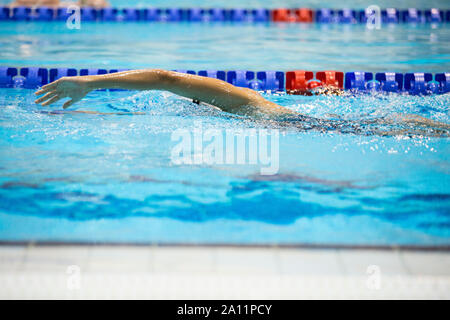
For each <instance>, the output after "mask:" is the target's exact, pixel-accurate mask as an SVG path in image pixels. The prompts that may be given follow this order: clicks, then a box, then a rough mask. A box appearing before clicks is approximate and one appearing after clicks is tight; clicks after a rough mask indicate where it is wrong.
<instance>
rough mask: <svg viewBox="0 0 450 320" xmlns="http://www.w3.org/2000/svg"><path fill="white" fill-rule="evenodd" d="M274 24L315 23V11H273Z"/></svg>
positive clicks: (304, 9)
mask: <svg viewBox="0 0 450 320" xmlns="http://www.w3.org/2000/svg"><path fill="white" fill-rule="evenodd" d="M272 21H273V22H307V23H312V22H313V21H314V16H313V11H312V10H311V9H306V8H299V9H285V8H279V9H274V10H272Z"/></svg>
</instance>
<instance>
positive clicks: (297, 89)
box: [286, 70, 314, 94]
mask: <svg viewBox="0 0 450 320" xmlns="http://www.w3.org/2000/svg"><path fill="white" fill-rule="evenodd" d="M313 78H314V73H313V72H312V71H304V70H296V71H288V72H286V92H287V93H290V94H301V93H306V92H307V91H309V89H310V88H308V81H310V80H312V79H313Z"/></svg>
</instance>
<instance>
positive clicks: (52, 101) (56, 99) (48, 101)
mask: <svg viewBox="0 0 450 320" xmlns="http://www.w3.org/2000/svg"><path fill="white" fill-rule="evenodd" d="M59 99H61V97H60V96H58V95H55V96H53V97H52V98H51V99H49V100H47V101H45V102H44V103H42V105H43V106H48V105H49V104H52V103H54V102H56V101H58V100H59Z"/></svg>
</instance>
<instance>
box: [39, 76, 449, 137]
mask: <svg viewBox="0 0 450 320" xmlns="http://www.w3.org/2000/svg"><path fill="white" fill-rule="evenodd" d="M96 89H128V90H164V91H169V92H172V93H174V94H176V95H179V96H182V97H185V98H188V99H190V100H191V101H193V102H195V103H204V104H207V105H209V106H212V107H215V108H218V109H220V110H222V111H225V112H228V113H232V114H236V115H240V116H247V117H250V118H252V119H255V120H257V121H263V122H270V123H277V124H279V125H280V126H282V127H295V128H299V129H303V130H310V129H314V130H319V131H324V132H326V131H336V132H341V133H355V134H380V135H397V134H398V135H404V134H412V135H415V134H417V135H428V136H449V133H450V125H447V124H445V123H440V122H437V121H433V120H431V119H427V118H423V117H420V116H415V115H395V116H393V117H390V118H387V117H385V118H382V119H375V120H370V121H359V122H358V121H350V120H328V119H319V118H314V117H310V116H306V115H303V114H300V113H298V112H295V111H292V110H290V109H288V108H285V107H283V106H280V105H277V104H275V103H273V102H271V101H268V100H266V99H264V97H262V96H261V95H260V94H259V93H258V92H256V91H254V90H251V89H248V88H241V87H235V86H233V85H232V84H230V83H228V82H225V81H222V80H219V79H214V78H208V77H202V76H197V75H191V74H185V73H179V72H174V71H166V70H160V69H144V70H130V71H123V72H117V73H110V74H103V75H93V76H76V77H63V78H60V79H59V80H56V81H54V82H52V83H49V84H47V85H45V86H43V87H42V88H41V89H40V90H38V91H36V93H35V94H36V95H38V96H39V95H43V96H42V97H40V98H38V99H37V100H36V101H35V102H36V103H38V104H39V103H40V104H42V106H48V105H50V104H52V103H55V102H57V101H58V100H61V99H64V98H70V100H68V101H66V102H65V103H64V104H63V108H64V109H66V108H68V107H69V106H71V105H72V104H74V103H76V102H78V101H80V100H81V99H82V98H83V97H85V96H86V95H87V94H88V93H89V92H90V91H92V90H96ZM325 93H326V94H333V93H334V94H340V93H342V91H341V90H337V89H335V88H330V90H325ZM396 124H401V125H406V126H407V128H406V129H405V128H402V129H400V130H397V129H395V130H391V129H390V128H389V129H388V130H384V131H383V130H380V129H379V128H378V127H379V126H380V125H396ZM368 127H370V128H369V129H367V128H368Z"/></svg>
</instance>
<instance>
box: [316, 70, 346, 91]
mask: <svg viewBox="0 0 450 320" xmlns="http://www.w3.org/2000/svg"><path fill="white" fill-rule="evenodd" d="M316 78H317V80H319V81H320V82H321V84H322V85H323V86H327V87H337V88H339V89H343V88H344V73H343V72H340V71H320V72H317V73H316Z"/></svg>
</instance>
